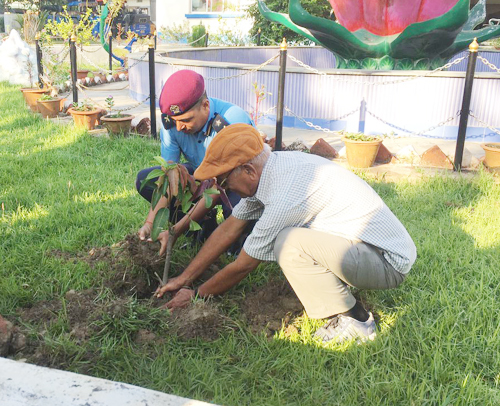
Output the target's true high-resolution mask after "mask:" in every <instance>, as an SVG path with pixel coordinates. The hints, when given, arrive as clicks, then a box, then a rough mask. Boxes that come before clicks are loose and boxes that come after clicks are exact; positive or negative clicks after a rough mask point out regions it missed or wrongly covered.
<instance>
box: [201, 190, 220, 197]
mask: <svg viewBox="0 0 500 406" xmlns="http://www.w3.org/2000/svg"><path fill="white" fill-rule="evenodd" d="M207 194H209V195H219V194H220V192H219V191H218V190H217V189H215V188H210V189H205V190H204V191H203V195H204V196H205V195H207Z"/></svg>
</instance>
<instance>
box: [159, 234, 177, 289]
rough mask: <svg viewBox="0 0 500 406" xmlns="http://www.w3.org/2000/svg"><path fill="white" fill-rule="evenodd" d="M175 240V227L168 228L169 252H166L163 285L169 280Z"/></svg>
mask: <svg viewBox="0 0 500 406" xmlns="http://www.w3.org/2000/svg"><path fill="white" fill-rule="evenodd" d="M174 241H175V228H174V227H171V228H170V230H168V241H167V252H166V254H165V266H164V268H163V279H162V286H163V285H166V284H167V282H168V273H169V271H170V260H171V258H172V247H173V246H174Z"/></svg>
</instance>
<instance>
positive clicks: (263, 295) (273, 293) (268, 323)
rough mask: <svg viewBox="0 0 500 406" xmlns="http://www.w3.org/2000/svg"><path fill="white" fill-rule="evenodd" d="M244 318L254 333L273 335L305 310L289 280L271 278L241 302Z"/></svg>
mask: <svg viewBox="0 0 500 406" xmlns="http://www.w3.org/2000/svg"><path fill="white" fill-rule="evenodd" d="M241 310H242V313H243V317H244V320H245V321H246V323H247V324H248V327H249V329H250V331H252V332H253V333H260V332H262V331H263V332H265V333H266V335H267V336H272V335H273V334H274V333H275V332H276V331H279V330H281V328H282V327H283V326H284V327H285V328H287V327H288V326H290V325H291V324H290V323H291V322H293V319H294V318H295V317H296V316H298V315H299V314H301V313H302V312H303V307H302V304H301V303H300V301H299V299H298V298H297V296H296V295H295V292H294V291H293V290H292V288H291V287H290V285H289V284H288V282H286V281H283V280H271V281H269V283H267V284H266V285H263V286H261V287H259V288H256V289H255V290H254V291H252V292H251V293H249V294H248V295H247V296H246V298H245V299H244V300H243V301H242V303H241Z"/></svg>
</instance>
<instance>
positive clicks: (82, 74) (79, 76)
mask: <svg viewBox="0 0 500 406" xmlns="http://www.w3.org/2000/svg"><path fill="white" fill-rule="evenodd" d="M89 72H90V71H89V70H88V69H78V70H77V71H76V78H77V79H85V78H86V77H87V75H88V73H89Z"/></svg>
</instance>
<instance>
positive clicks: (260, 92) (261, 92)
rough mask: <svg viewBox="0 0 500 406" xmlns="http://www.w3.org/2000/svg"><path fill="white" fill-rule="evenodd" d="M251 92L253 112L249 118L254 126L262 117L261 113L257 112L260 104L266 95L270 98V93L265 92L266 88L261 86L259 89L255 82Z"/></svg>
mask: <svg viewBox="0 0 500 406" xmlns="http://www.w3.org/2000/svg"><path fill="white" fill-rule="evenodd" d="M253 92H254V94H255V108H254V109H253V111H252V113H251V114H250V116H251V117H252V120H253V122H254V123H255V125H258V123H259V119H260V118H261V117H262V116H263V115H264V114H263V113H261V112H259V109H260V103H261V102H262V100H264V99H265V98H266V97H267V96H268V95H269V96H271V95H272V93H270V92H268V91H266V86H265V85H261V86H260V87H259V85H258V83H257V82H253Z"/></svg>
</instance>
